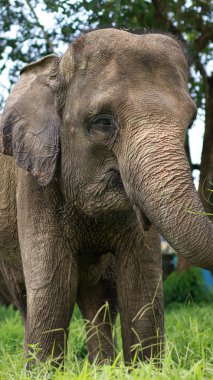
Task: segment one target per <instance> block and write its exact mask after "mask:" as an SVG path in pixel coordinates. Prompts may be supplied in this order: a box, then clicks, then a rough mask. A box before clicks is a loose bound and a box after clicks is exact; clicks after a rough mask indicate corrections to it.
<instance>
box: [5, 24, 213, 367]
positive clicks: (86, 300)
mask: <svg viewBox="0 0 213 380" xmlns="http://www.w3.org/2000/svg"><path fill="white" fill-rule="evenodd" d="M187 81H188V63H187V56H186V53H185V50H184V48H183V47H182V45H181V43H180V42H179V41H177V40H176V39H175V38H174V37H173V36H170V35H164V34H160V33H147V34H144V35H135V34H131V33H129V32H126V31H122V30H116V29H104V30H96V31H92V32H89V33H87V34H84V35H82V36H80V37H79V38H77V39H76V40H75V41H74V42H73V43H72V44H71V46H70V47H69V48H68V50H67V51H66V52H65V54H64V55H63V56H62V57H61V58H59V57H58V56H56V55H50V56H47V57H45V58H42V59H41V60H40V61H38V62H36V63H32V64H30V65H28V66H26V67H25V68H24V69H23V70H22V72H21V76H20V79H19V81H18V83H17V84H16V85H15V87H14V89H13V91H12V92H11V94H10V96H9V98H8V101H7V103H6V106H5V109H4V112H3V116H2V119H1V143H0V144H1V145H0V149H1V153H3V154H4V155H7V156H12V157H6V156H3V155H2V156H1V158H0V165H1V177H0V185H1V193H0V253H1V256H0V258H1V265H2V273H3V275H4V278H5V281H7V283H8V285H9V287H10V290H11V293H12V294H13V295H14V298H15V299H16V304H17V305H18V307H19V308H20V310H21V312H22V314H23V317H24V320H25V347H26V351H27V347H28V345H29V344H30V345H31V344H35V343H38V344H39V346H40V347H41V348H42V350H41V351H39V353H38V358H39V359H40V360H45V359H46V358H47V357H48V356H49V355H50V354H51V352H52V347H53V345H54V355H55V357H56V358H58V357H60V358H61V359H62V357H63V351H64V349H65V346H66V342H65V341H66V339H65V337H67V335H68V327H69V322H70V318H71V315H72V312H73V307H74V304H75V303H76V302H77V303H78V305H79V308H80V310H81V312H82V314H83V317H84V318H85V319H86V320H87V321H90V324H87V329H88V350H89V359H90V360H91V361H92V360H93V359H94V357H96V356H97V355H98V360H99V361H102V360H103V361H105V360H109V359H113V357H114V356H115V355H116V342H115V341H114V338H113V336H112V326H111V325H113V324H114V322H115V318H116V315H117V312H118V311H119V313H120V318H121V331H122V341H123V350H124V357H125V361H126V362H127V363H129V362H131V360H132V358H133V356H134V355H135V353H136V352H137V354H138V357H139V358H142V359H146V358H149V357H150V356H151V355H156V354H158V353H159V352H160V348H161V347H162V345H163V295H162V275H161V272H162V269H161V255H160V238H159V234H161V235H163V236H164V238H165V239H166V240H167V241H168V242H169V243H170V244H171V245H172V247H173V248H174V249H175V250H176V251H177V252H178V253H179V254H180V255H183V256H184V257H185V258H187V259H189V260H190V261H191V262H192V263H193V264H194V265H198V266H201V267H205V268H209V269H212V268H213V226H212V224H211V223H210V221H209V220H208V218H207V217H205V216H203V215H200V213H202V212H203V209H202V206H201V203H200V201H199V199H198V195H197V192H196V190H195V188H194V185H193V182H192V178H191V172H190V168H189V164H188V161H187V158H186V154H185V151H184V139H185V131H186V128H187V127H188V125H189V124H190V123H191V122H192V120H193V119H194V117H195V115H196V107H195V104H194V102H193V101H192V99H191V97H190V95H189V93H188V89H187ZM190 210H191V211H193V213H190ZM106 301H107V302H108V310H107V312H105V311H104V308H103V307H102V306H103V305H104V303H105V302H106ZM101 308H102V309H101ZM98 310H100V312H99V313H98ZM92 325H95V326H98V330H99V333H97V332H96V333H95V332H94V330H91V328H90V327H91V326H92Z"/></svg>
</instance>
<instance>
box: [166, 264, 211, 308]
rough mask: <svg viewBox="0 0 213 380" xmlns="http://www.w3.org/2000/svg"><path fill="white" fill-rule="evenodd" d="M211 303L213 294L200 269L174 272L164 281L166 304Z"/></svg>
mask: <svg viewBox="0 0 213 380" xmlns="http://www.w3.org/2000/svg"><path fill="white" fill-rule="evenodd" d="M188 301H189V302H190V301H192V302H195V303H201V302H210V301H213V294H212V293H211V292H209V290H208V289H207V288H206V286H205V283H204V279H203V276H202V273H201V270H200V269H199V268H194V267H192V268H190V269H188V270H186V271H183V272H181V273H179V272H172V273H171V274H170V275H169V276H168V277H167V278H166V280H165V281H164V304H165V306H168V305H170V304H171V303H183V302H188Z"/></svg>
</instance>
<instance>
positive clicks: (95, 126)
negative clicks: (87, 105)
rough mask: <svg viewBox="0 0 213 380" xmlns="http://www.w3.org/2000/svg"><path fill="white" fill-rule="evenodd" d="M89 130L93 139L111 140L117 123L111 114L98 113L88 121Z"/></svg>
mask: <svg viewBox="0 0 213 380" xmlns="http://www.w3.org/2000/svg"><path fill="white" fill-rule="evenodd" d="M87 127H88V132H89V135H90V137H91V138H92V139H94V140H97V141H100V142H101V141H103V142H104V141H106V142H107V141H110V140H111V138H112V137H114V135H115V132H116V123H115V121H114V119H113V117H112V116H111V115H98V116H95V117H93V118H92V119H90V120H89V121H88V125H87Z"/></svg>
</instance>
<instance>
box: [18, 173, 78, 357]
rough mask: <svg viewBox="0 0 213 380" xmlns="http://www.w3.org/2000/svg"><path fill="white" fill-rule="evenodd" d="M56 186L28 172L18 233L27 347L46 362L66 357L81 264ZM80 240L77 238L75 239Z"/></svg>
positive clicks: (22, 187)
mask: <svg viewBox="0 0 213 380" xmlns="http://www.w3.org/2000/svg"><path fill="white" fill-rule="evenodd" d="M54 186H56V185H54V184H53V185H49V187H47V188H45V191H44V190H43V189H42V188H41V187H39V186H38V185H37V184H36V183H35V181H34V180H33V178H32V177H31V176H30V175H28V174H24V175H23V181H22V182H21V184H20V189H19V196H18V205H17V209H18V231H19V242H20V248H21V255H22V262H23V270H24V277H25V286H26V291H27V316H26V323H25V349H26V354H27V355H28V354H29V352H30V351H34V349H35V350H36V355H34V357H35V356H36V357H37V358H38V359H39V360H41V361H44V360H46V359H47V358H48V357H52V359H53V362H54V360H55V361H57V362H61V361H62V360H63V355H64V351H65V350H66V342H67V335H68V327H69V322H70V318H71V314H72V311H73V307H74V303H75V300H76V294H77V281H78V278H77V263H76V257H75V255H74V254H72V245H71V243H70V241H71V240H68V239H67V237H66V234H65V231H64V227H63V224H62V223H61V219H62V217H63V215H61V214H60V207H59V206H60V197H59V194H60V193H59V190H58V189H57V188H56V189H54ZM73 240H74V238H73Z"/></svg>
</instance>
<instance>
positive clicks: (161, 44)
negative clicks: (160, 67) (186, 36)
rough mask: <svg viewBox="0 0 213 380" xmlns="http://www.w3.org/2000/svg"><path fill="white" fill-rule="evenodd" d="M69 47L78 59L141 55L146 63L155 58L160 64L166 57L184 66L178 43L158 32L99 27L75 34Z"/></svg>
mask: <svg viewBox="0 0 213 380" xmlns="http://www.w3.org/2000/svg"><path fill="white" fill-rule="evenodd" d="M72 49H73V53H74V56H75V60H76V61H77V62H78V61H82V59H83V60H84V61H85V59H87V60H89V59H94V60H95V59H96V58H97V59H98V60H102V59H105V60H108V59H110V58H111V56H116V57H120V58H121V57H122V56H123V57H124V60H125V63H127V58H128V59H130V57H133V58H134V57H135V56H138V57H140V55H142V58H143V59H144V62H146V64H147V66H149V65H150V64H152V63H153V61H154V62H156V58H159V61H160V62H164V64H165V61H167V60H168V59H169V61H170V62H171V61H173V63H176V64H178V65H179V64H182V65H183V66H185V69H186V70H187V69H188V65H187V57H186V54H185V51H184V49H183V47H182V45H181V44H180V43H179V42H178V41H176V40H175V39H174V38H173V37H172V36H168V35H164V34H160V33H159V34H157V33H156V34H155V33H150V34H149V33H148V34H144V35H137V34H132V33H129V32H126V31H122V30H116V29H110V28H109V29H100V30H96V31H92V32H89V33H87V34H84V35H82V36H80V37H79V38H77V39H76V40H75V41H74V42H73V44H72ZM101 63H102V62H101ZM84 66H85V65H84Z"/></svg>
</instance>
